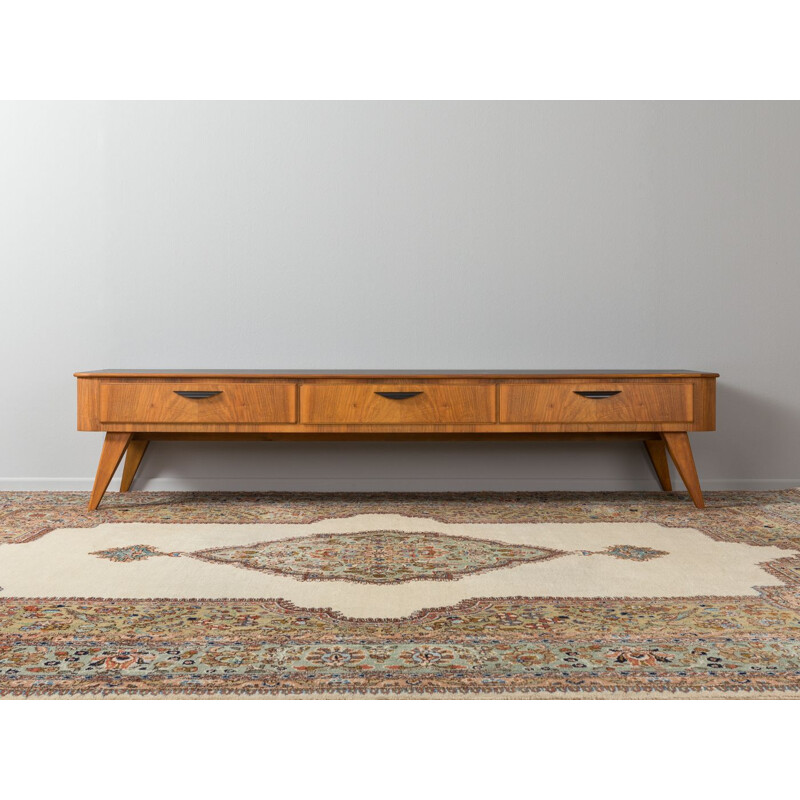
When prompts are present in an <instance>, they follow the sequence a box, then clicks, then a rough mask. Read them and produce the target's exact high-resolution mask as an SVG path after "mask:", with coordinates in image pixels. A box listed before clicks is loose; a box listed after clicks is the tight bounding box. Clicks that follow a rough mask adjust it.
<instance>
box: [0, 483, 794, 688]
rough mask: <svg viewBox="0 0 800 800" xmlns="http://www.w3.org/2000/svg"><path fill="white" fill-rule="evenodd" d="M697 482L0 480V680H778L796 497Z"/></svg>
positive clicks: (138, 684) (587, 684)
mask: <svg viewBox="0 0 800 800" xmlns="http://www.w3.org/2000/svg"><path fill="white" fill-rule="evenodd" d="M708 500H709V507H708V508H707V509H706V510H698V509H695V508H694V507H693V506H691V505H690V504H689V503H688V501H687V500H685V499H684V498H682V497H680V496H677V495H672V496H669V495H666V496H665V495H663V494H636V495H633V494H628V495H614V494H602V495H599V494H598V495H585V494H583V495H582V494H542V495H534V494H518V493H514V494H448V495H433V494H431V495H425V494H423V495H307V494H306V495H279V494H205V495H203V494H190V493H173V494H156V493H131V494H127V495H112V496H110V497H109V498H108V500H107V501H106V502H107V505H106V507H105V508H101V510H100V511H99V512H94V513H88V512H85V511H84V503H85V501H86V497H85V495H83V494H81V493H30V494H25V493H5V494H2V495H0V587H1V588H0V692H2V693H3V694H5V695H7V696H48V695H59V696H63V695H73V696H74V695H79V696H96V695H111V696H148V697H165V696H180V695H190V696H199V697H202V696H253V695H257V696H276V697H287V696H300V697H315V696H316V697H322V696H325V697H331V696H334V697H369V696H384V697H385V696H389V697H392V696H393V697H411V696H415V697H416V696H425V697H453V696H456V697H478V696H502V697H538V696H548V697H552V696H568V697H600V696H603V697H605V696H614V697H624V696H635V695H636V696H638V695H640V694H641V693H645V696H694V697H702V696H712V695H714V696H719V695H720V694H722V695H725V696H741V697H744V696H746V697H754V696H787V695H789V694H792V693H795V692H797V691H798V690H800V514H799V513H798V511H799V510H800V492H797V491H791V492H771V493H717V494H714V493H711V494H710V496H709V498H708ZM687 693H689V694H688V695H687Z"/></svg>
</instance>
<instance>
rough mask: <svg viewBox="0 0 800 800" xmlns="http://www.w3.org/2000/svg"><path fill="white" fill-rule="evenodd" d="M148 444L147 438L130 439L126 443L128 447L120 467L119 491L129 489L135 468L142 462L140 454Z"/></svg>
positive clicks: (141, 454)
mask: <svg viewBox="0 0 800 800" xmlns="http://www.w3.org/2000/svg"><path fill="white" fill-rule="evenodd" d="M149 444H150V440H149V439H132V440H131V442H130V444H128V449H127V451H126V452H125V464H124V466H123V467H122V483H120V486H119V490H120V491H121V492H127V491H129V490H130V488H131V484H132V483H133V478H134V476H135V475H136V470H138V469H139V465H140V464H141V463H142V456H143V455H144V451H145V450H147V445H149Z"/></svg>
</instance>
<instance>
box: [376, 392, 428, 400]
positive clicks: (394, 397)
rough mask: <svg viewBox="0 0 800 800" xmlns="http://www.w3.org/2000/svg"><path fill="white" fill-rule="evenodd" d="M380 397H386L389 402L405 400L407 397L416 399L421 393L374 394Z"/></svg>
mask: <svg viewBox="0 0 800 800" xmlns="http://www.w3.org/2000/svg"><path fill="white" fill-rule="evenodd" d="M375 394H379V395H380V396H381V397H388V398H389V400H407V399H408V398H409V397H416V396H417V395H418V394H422V392H375Z"/></svg>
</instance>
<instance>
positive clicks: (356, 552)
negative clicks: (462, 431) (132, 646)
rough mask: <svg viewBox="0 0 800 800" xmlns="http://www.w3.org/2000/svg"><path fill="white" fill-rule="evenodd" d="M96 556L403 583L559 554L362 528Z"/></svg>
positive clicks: (315, 578) (314, 578)
mask: <svg viewBox="0 0 800 800" xmlns="http://www.w3.org/2000/svg"><path fill="white" fill-rule="evenodd" d="M94 555H98V556H101V557H103V558H110V559H112V560H114V561H138V560H141V559H144V558H148V557H152V556H157V555H167V556H171V557H176V556H181V555H185V556H189V557H191V558H199V559H202V560H204V561H209V562H211V563H218V564H233V565H234V566H237V567H243V568H244V569H254V570H261V571H263V572H273V573H276V574H278V575H289V576H291V577H293V578H297V579H298V580H301V581H350V582H356V583H405V582H406V581H421V580H428V581H431V580H433V581H451V580H453V579H454V578H456V577H458V576H460V575H471V574H474V573H477V572H484V571H486V570H490V569H500V568H502V567H507V566H509V565H511V564H521V563H525V562H533V561H542V560H544V559H546V558H553V557H555V556H558V555H561V553H559V552H558V551H557V550H548V549H546V548H543V547H531V546H530V545H520V544H508V543H506V542H496V541H487V540H485V539H470V538H467V537H465V536H451V535H449V534H441V533H433V532H416V531H364V532H361V533H332V534H331V533H328V534H325V533H320V534H316V535H312V536H302V537H300V536H298V537H292V538H288V539H279V540H277V541H274V542H259V543H256V544H248V545H241V546H239V547H216V548H212V549H208V550H198V551H197V552H194V553H177V552H176V553H160V552H159V551H158V550H157V549H156V548H153V547H149V546H147V545H145V546H142V545H134V546H133V547H130V548H127V549H122V550H121V549H119V548H116V549H113V550H101V551H98V552H96V553H95V554H94ZM621 557H623V558H629V557H631V556H621Z"/></svg>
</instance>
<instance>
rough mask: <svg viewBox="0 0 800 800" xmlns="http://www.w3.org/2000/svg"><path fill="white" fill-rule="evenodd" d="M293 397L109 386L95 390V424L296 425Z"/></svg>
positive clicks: (216, 387)
mask: <svg viewBox="0 0 800 800" xmlns="http://www.w3.org/2000/svg"><path fill="white" fill-rule="evenodd" d="M296 391H297V389H296V387H295V385H294V384H291V383H227V382H224V383H223V382H214V381H208V382H205V381H203V382H202V383H110V384H106V385H105V386H102V387H101V388H100V421H101V422H106V423H135V422H147V423H173V424H176V425H192V424H215V423H216V424H233V423H241V424H245V425H247V424H253V425H256V424H259V423H269V422H296V421H297V410H296V409H297V403H296ZM178 392H183V393H185V394H178ZM212 392H213V393H214V394H210V393H212ZM192 395H194V396H192ZM198 395H199V396H198ZM202 395H207V396H202Z"/></svg>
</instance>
